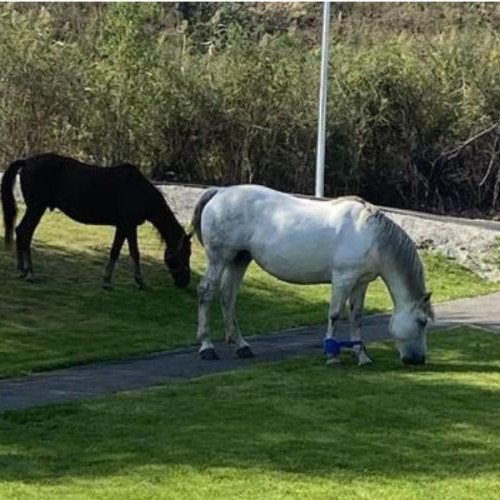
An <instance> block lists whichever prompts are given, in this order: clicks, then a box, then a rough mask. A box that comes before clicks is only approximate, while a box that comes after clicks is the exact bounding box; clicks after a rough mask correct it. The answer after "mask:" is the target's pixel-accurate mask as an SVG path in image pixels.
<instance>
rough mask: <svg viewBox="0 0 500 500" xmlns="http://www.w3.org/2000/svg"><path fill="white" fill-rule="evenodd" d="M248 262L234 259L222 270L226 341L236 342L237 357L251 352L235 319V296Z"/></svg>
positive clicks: (222, 301)
mask: <svg viewBox="0 0 500 500" xmlns="http://www.w3.org/2000/svg"><path fill="white" fill-rule="evenodd" d="M249 263H250V260H249V259H246V258H245V259H236V260H234V261H233V262H231V263H230V264H228V266H227V267H226V269H225V270H224V273H223V275H222V281H221V286H220V290H221V297H220V299H221V307H222V315H223V318H224V327H225V329H226V342H228V343H231V342H234V343H235V344H236V355H237V356H238V357H239V358H251V357H253V353H252V351H251V349H250V344H249V343H248V342H247V341H246V340H245V339H244V338H243V336H242V335H241V331H240V328H239V326H238V321H237V319H236V297H237V294H238V289H239V287H240V284H241V281H242V280H243V276H244V275H245V271H246V270H247V268H248V265H249Z"/></svg>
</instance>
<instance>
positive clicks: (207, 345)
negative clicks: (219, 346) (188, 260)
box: [197, 262, 225, 360]
mask: <svg viewBox="0 0 500 500" xmlns="http://www.w3.org/2000/svg"><path fill="white" fill-rule="evenodd" d="M224 267H225V266H224V264H223V263H217V264H214V263H211V262H209V264H208V268H207V270H206V271H205V275H204V276H203V278H202V280H201V281H200V284H199V285H198V332H197V337H198V340H199V341H200V342H201V346H200V349H199V353H200V356H201V358H202V359H208V360H212V359H218V358H219V357H218V356H217V353H216V352H215V348H214V345H213V344H212V341H211V339H210V305H211V303H212V299H213V296H214V293H215V292H216V290H217V285H218V284H219V280H220V277H221V274H222V271H223V270H224Z"/></svg>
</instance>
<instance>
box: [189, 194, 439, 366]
mask: <svg viewBox="0 0 500 500" xmlns="http://www.w3.org/2000/svg"><path fill="white" fill-rule="evenodd" d="M193 227H194V230H195V231H196V233H197V235H198V238H199V240H200V242H201V243H202V244H203V246H204V247H205V251H206V254H207V258H208V267H207V269H206V272H205V275H204V276H203V278H202V280H201V282H200V284H199V287H198V297H199V309H198V332H197V336H198V339H199V341H200V342H201V347H200V351H199V352H200V355H201V357H202V358H203V359H218V356H217V353H216V351H215V349H214V346H213V344H212V342H211V340H210V332H209V313H210V304H211V301H212V298H213V296H214V293H215V292H216V290H217V287H218V285H219V283H220V291H221V305H222V312H223V317H224V326H225V330H226V341H227V342H234V343H235V344H236V354H237V355H238V356H239V357H241V358H248V357H252V356H253V353H252V351H251V349H250V345H249V344H248V342H246V341H245V339H244V338H243V336H242V335H241V332H240V330H239V327H238V323H237V321H236V315H235V304H236V295H237V293H238V288H239V286H240V284H241V281H242V279H243V276H244V274H245V271H246V269H247V267H248V265H249V264H250V262H251V261H252V259H253V260H255V261H256V262H257V264H258V265H259V266H260V267H261V268H262V269H264V270H265V271H267V272H268V273H270V274H272V275H273V276H275V277H276V278H279V279H281V280H283V281H287V282H289V283H300V284H313V283H331V284H332V297H331V302H330V308H329V317H328V328H327V331H326V337H327V338H330V337H334V335H335V331H336V327H337V323H338V320H339V317H340V313H341V311H342V310H343V309H344V306H345V304H346V301H347V300H349V305H350V307H349V316H350V323H351V339H352V340H361V320H362V313H363V303H364V299H365V294H366V289H367V287H368V284H369V283H370V282H371V281H373V280H374V279H376V278H377V277H378V276H381V277H382V279H383V280H384V282H385V283H386V285H387V287H388V289H389V292H390V294H391V297H392V300H393V302H394V313H393V315H392V317H391V320H390V324H389V332H390V334H391V335H392V337H393V338H394V339H395V340H396V345H397V348H398V351H399V354H400V357H401V360H402V361H403V362H404V363H405V364H423V363H425V356H426V330H427V325H428V322H429V319H433V311H432V307H431V303H430V296H431V294H430V292H427V291H426V289H425V282H424V271H423V267H422V263H421V261H420V258H419V256H418V253H417V249H416V247H415V244H414V243H413V241H412V240H411V239H410V238H409V237H408V235H407V234H406V233H405V232H404V231H403V229H401V228H400V227H399V226H398V225H396V224H395V223H393V222H392V221H391V220H390V219H388V218H387V217H386V216H385V215H384V214H383V213H382V212H381V211H379V210H378V209H377V208H375V207H374V206H373V205H370V204H369V203H367V202H365V201H364V200H362V199H361V198H357V197H345V198H338V199H336V200H333V201H330V202H328V201H321V200H314V199H304V198H297V197H295V196H292V195H289V194H285V193H281V192H279V191H274V190H272V189H269V188H266V187H262V186H257V185H241V186H233V187H227V188H212V189H209V190H207V191H206V192H205V193H204V194H203V195H202V196H201V198H200V200H199V201H198V203H197V205H196V208H195V211H194V216H193ZM356 354H357V356H358V363H359V364H364V363H368V362H370V359H369V358H368V356H367V354H366V352H365V350H364V349H363V348H358V350H357V351H356Z"/></svg>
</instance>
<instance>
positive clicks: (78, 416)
mask: <svg viewBox="0 0 500 500" xmlns="http://www.w3.org/2000/svg"><path fill="white" fill-rule="evenodd" d="M471 338H472V339H474V341H477V342H479V343H480V345H481V349H480V350H479V351H478V350H475V349H470V347H469V346H470V340H471ZM432 344H433V345H432V347H433V348H434V349H433V350H432V351H431V352H432V353H433V362H432V363H431V364H430V365H428V366H427V367H424V368H420V369H408V368H404V367H401V366H400V365H399V364H398V363H397V361H396V360H395V358H394V354H393V352H392V348H391V347H390V346H387V345H383V344H378V345H376V346H375V347H374V349H373V351H374V357H375V359H377V364H376V365H375V366H372V367H370V368H368V369H359V368H357V367H354V366H352V365H349V366H340V367H336V368H335V369H333V370H329V369H327V368H325V366H324V365H323V362H322V361H320V360H316V359H313V358H303V359H299V360H294V361H290V362H286V363H283V364H279V365H267V366H262V365H261V366H259V367H257V368H255V369H253V370H249V371H246V372H239V373H235V374H231V375H217V376H211V377H205V378H203V379H198V380H196V381H190V382H185V383H179V384H173V385H171V386H170V387H164V388H155V389H152V390H149V391H143V392H140V393H135V394H129V395H124V396H118V397H113V398H107V399H103V400H99V401H95V402H89V403H86V404H73V405H64V406H58V407H47V408H40V409H35V410H31V411H22V412H12V413H7V414H5V415H4V416H3V422H0V434H1V448H2V449H3V450H4V452H3V454H2V455H0V480H3V481H25V482H33V483H46V482H51V481H54V480H64V479H65V478H95V477H106V476H112V475H116V474H126V473H127V471H136V470H139V469H140V468H142V467H144V466H155V467H164V468H165V469H162V470H163V471H164V473H168V469H169V468H172V467H175V468H178V467H182V466H186V467H187V468H191V469H193V468H194V469H195V470H197V471H200V472H204V471H209V470H211V469H215V468H235V469H237V470H239V471H241V473H242V474H244V473H245V471H247V472H248V471H249V470H250V469H252V468H255V469H256V470H259V471H279V472H286V473H295V474H299V475H304V476H309V477H324V478H330V479H331V477H332V476H331V475H332V474H334V475H335V478H336V479H338V480H339V481H348V480H352V479H353V478H359V476H360V475H362V476H363V477H369V476H371V475H373V476H377V475H382V476H385V477H387V478H409V477H421V478H423V477H432V478H433V479H439V478H447V477H457V478H458V477H460V478H472V477H477V476H478V475H480V474H486V473H496V472H498V464H499V463H500V421H499V419H498V415H499V414H500V379H499V368H500V363H499V361H498V360H499V359H500V347H499V343H498V339H497V338H495V337H494V336H493V335H491V334H488V333H485V332H475V331H472V330H466V329H463V330H462V331H461V332H459V333H457V334H456V335H454V337H451V338H450V336H449V333H444V332H441V333H438V334H434V335H433V338H432ZM449 348H451V349H449ZM484 349H486V351H484ZM485 352H488V353H490V354H491V357H490V354H488V356H487V358H486V359H485V357H484V353H485ZM456 353H459V354H460V360H459V361H458V362H455V354H456ZM493 353H494V355H493ZM8 450H11V451H8ZM155 470H158V469H155ZM207 473H209V472H207Z"/></svg>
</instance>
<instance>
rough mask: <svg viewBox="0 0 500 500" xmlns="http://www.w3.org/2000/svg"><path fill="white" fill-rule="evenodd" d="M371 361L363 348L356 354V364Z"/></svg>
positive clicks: (367, 363)
mask: <svg viewBox="0 0 500 500" xmlns="http://www.w3.org/2000/svg"><path fill="white" fill-rule="evenodd" d="M370 363H372V360H371V359H370V358H369V357H368V355H367V354H366V352H365V351H364V350H363V351H361V352H360V353H359V355H358V366H364V365H369V364H370Z"/></svg>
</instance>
